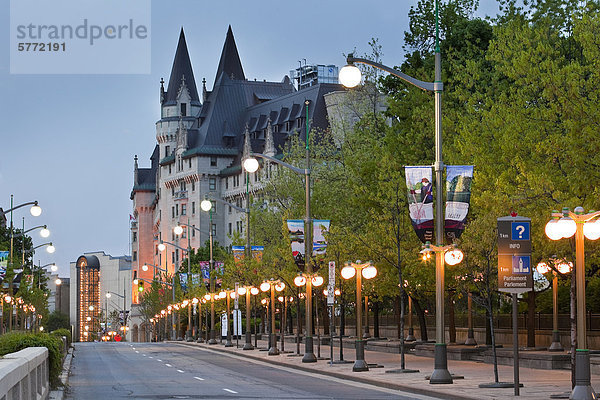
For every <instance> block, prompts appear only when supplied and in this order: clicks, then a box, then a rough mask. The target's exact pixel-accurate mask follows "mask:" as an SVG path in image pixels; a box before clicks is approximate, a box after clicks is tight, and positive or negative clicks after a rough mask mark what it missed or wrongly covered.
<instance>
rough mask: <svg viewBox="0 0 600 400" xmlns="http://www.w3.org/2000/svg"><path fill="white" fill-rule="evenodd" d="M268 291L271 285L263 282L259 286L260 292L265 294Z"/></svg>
mask: <svg viewBox="0 0 600 400" xmlns="http://www.w3.org/2000/svg"><path fill="white" fill-rule="evenodd" d="M269 289H271V284H270V283H269V282H263V283H261V284H260V290H262V291H263V292H266V291H267V290H269Z"/></svg>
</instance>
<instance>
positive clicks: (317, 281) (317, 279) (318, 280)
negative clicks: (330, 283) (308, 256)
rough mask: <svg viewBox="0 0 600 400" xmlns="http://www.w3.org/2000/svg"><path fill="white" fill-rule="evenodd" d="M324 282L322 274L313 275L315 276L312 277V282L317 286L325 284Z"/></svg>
mask: <svg viewBox="0 0 600 400" xmlns="http://www.w3.org/2000/svg"><path fill="white" fill-rule="evenodd" d="M323 282H324V280H323V277H322V276H318V275H317V276H313V278H312V284H313V286H315V287H319V286H321V285H322V284H323Z"/></svg>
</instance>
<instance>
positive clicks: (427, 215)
mask: <svg viewBox="0 0 600 400" xmlns="http://www.w3.org/2000/svg"><path fill="white" fill-rule="evenodd" d="M404 173H405V175H406V188H407V195H408V209H409V214H410V220H411V222H412V226H413V228H414V229H415V233H416V234H417V236H418V237H419V239H420V240H421V241H422V242H423V243H425V242H433V185H432V173H431V167H404Z"/></svg>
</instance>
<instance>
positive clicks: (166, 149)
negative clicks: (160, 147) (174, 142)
mask: <svg viewBox="0 0 600 400" xmlns="http://www.w3.org/2000/svg"><path fill="white" fill-rule="evenodd" d="M169 150H171V148H170V147H169V146H166V147H165V157H169ZM169 172H171V171H170V170H169Z"/></svg>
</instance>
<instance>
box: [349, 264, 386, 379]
mask: <svg viewBox="0 0 600 400" xmlns="http://www.w3.org/2000/svg"><path fill="white" fill-rule="evenodd" d="M357 272H358V273H357ZM341 275H342V278H344V279H352V278H353V277H354V275H356V361H355V362H354V365H353V366H352V371H354V372H361V371H368V370H369V366H368V365H367V363H366V362H365V342H364V340H363V339H362V337H361V332H362V326H361V325H362V315H361V311H362V306H361V303H362V293H361V291H362V278H365V279H373V278H375V276H376V275H377V268H375V266H374V265H373V261H369V262H366V263H364V264H362V263H361V261H360V260H358V261H356V263H353V262H350V261H348V262H346V266H345V267H344V268H342V270H341Z"/></svg>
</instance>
